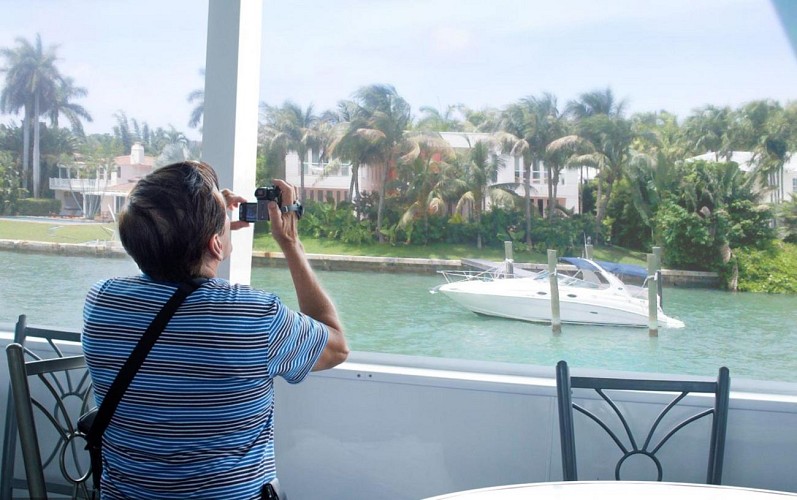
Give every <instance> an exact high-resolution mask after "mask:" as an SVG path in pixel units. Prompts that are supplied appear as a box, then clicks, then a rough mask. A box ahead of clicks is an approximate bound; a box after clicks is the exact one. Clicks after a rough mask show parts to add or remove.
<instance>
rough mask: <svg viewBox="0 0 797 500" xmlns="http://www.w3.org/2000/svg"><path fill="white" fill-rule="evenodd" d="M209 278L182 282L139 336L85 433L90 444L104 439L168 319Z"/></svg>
mask: <svg viewBox="0 0 797 500" xmlns="http://www.w3.org/2000/svg"><path fill="white" fill-rule="evenodd" d="M206 281H208V280H207V279H204V278H197V279H194V280H191V281H188V282H185V283H180V286H179V287H178V288H177V290H176V291H175V292H174V295H172V296H171V298H170V299H169V301H168V302H166V304H165V305H164V306H163V309H161V310H160V312H158V314H157V315H156V316H155V319H153V320H152V323H150V325H149V327H147V331H145V332H144V335H142V336H141V338H140V339H139V341H138V344H136V347H135V348H134V349H133V352H132V353H131V354H130V357H129V358H127V361H125V364H124V365H122V369H121V370H119V373H118V374H116V378H115V379H114V380H113V383H112V384H111V387H110V388H109V389H108V393H107V394H105V397H104V398H103V400H102V404H101V405H100V408H99V409H98V410H97V415H96V416H95V417H94V422H93V423H92V425H91V430H90V431H89V432H88V434H87V435H86V441H87V442H88V443H100V442H101V439H102V435H103V433H104V432H105V429H106V428H107V427H108V424H110V423H111V418H112V417H113V414H114V412H115V411H116V407H117V406H118V405H119V401H121V400H122V396H123V395H124V393H125V391H126V390H127V387H128V386H129V385H130V382H132V381H133V377H135V375H136V372H137V371H138V369H139V368H140V367H141V365H142V364H143V363H144V359H145V358H146V357H147V354H149V351H150V350H152V346H153V345H155V341H156V340H158V337H160V334H161V332H163V329H164V328H166V325H167V324H168V323H169V320H170V319H171V318H172V316H174V313H175V311H177V308H178V307H180V304H182V303H183V301H184V300H185V298H186V297H188V296H189V295H191V293H192V292H193V291H194V290H196V289H197V288H199V287H200V286H202V284H203V283H205V282H206Z"/></svg>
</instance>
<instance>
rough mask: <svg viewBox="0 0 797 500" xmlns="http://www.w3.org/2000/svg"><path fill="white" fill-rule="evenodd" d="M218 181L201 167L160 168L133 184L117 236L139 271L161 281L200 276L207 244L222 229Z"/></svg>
mask: <svg viewBox="0 0 797 500" xmlns="http://www.w3.org/2000/svg"><path fill="white" fill-rule="evenodd" d="M217 189H218V177H217V176H216V172H215V171H214V170H213V167H211V166H210V165H208V164H207V163H204V162H198V161H184V162H180V163H173V164H171V165H167V166H165V167H162V168H159V169H157V170H155V171H153V172H152V173H150V174H149V175H147V176H146V177H144V178H143V179H141V180H140V181H138V183H137V184H136V186H135V187H134V188H133V190H132V191H131V192H130V195H129V197H128V202H127V206H126V207H125V208H124V210H123V211H122V212H121V214H120V215H119V236H120V238H121V240H122V245H123V246H124V247H125V250H127V253H128V254H130V256H131V257H132V258H133V260H135V261H136V264H138V267H140V268H141V270H142V271H143V272H145V273H146V274H148V275H149V276H150V277H152V278H153V279H156V280H159V281H185V280H188V279H191V278H196V277H198V276H199V273H200V270H201V268H202V258H203V255H204V252H205V250H206V248H207V244H208V242H209V241H210V239H211V238H212V237H213V236H214V235H216V234H221V232H222V231H223V230H224V221H225V218H226V207H225V206H224V203H223V202H221V201H220V199H219V198H218V197H217V196H216V195H214V194H213V193H214V191H216V190H217Z"/></svg>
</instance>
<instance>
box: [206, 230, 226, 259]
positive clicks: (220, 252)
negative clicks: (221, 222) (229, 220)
mask: <svg viewBox="0 0 797 500" xmlns="http://www.w3.org/2000/svg"><path fill="white" fill-rule="evenodd" d="M208 252H210V255H212V256H213V258H214V259H216V260H219V261H222V260H224V244H223V243H222V241H221V235H218V234H214V235H213V237H212V238H211V239H210V241H209V242H208Z"/></svg>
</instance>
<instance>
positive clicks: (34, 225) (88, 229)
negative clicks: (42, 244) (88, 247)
mask: <svg viewBox="0 0 797 500" xmlns="http://www.w3.org/2000/svg"><path fill="white" fill-rule="evenodd" d="M115 230H116V225H115V224H101V223H87V224H75V223H73V222H66V223H64V224H57V223H49V222H28V221H17V220H9V219H0V239H3V240H27V241H46V242H52V243H86V242H93V241H97V240H100V241H105V240H110V239H112V235H113V232H114V231H115Z"/></svg>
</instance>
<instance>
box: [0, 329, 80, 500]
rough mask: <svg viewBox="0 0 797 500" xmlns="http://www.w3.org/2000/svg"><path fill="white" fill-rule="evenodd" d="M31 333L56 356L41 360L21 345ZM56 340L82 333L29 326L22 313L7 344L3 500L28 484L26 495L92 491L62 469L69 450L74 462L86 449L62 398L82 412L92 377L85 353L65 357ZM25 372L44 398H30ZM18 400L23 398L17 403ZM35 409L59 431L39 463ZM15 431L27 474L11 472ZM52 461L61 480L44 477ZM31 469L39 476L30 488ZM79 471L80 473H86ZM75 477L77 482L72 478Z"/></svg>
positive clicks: (76, 337)
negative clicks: (76, 401) (71, 399)
mask: <svg viewBox="0 0 797 500" xmlns="http://www.w3.org/2000/svg"><path fill="white" fill-rule="evenodd" d="M29 337H36V338H42V339H44V340H45V341H46V342H47V344H49V346H50V348H51V349H52V351H53V354H54V356H53V357H48V358H46V359H42V358H41V357H40V356H39V355H37V354H36V353H35V352H34V351H33V350H31V349H30V348H29V347H27V346H26V345H25V341H26V340H27V338H29ZM58 341H69V342H79V341H80V332H78V331H73V330H53V329H47V328H39V327H31V326H28V325H27V322H26V317H25V315H21V316H20V317H19V321H18V322H17V325H16V329H15V332H14V342H13V343H12V344H10V345H9V346H8V347H7V348H6V351H7V357H8V363H9V375H10V377H9V378H10V380H9V391H8V404H7V406H6V425H5V430H4V442H3V464H2V484H1V485H0V498H2V500H6V499H11V498H14V495H13V490H15V489H27V490H28V495H30V496H31V497H33V498H46V497H47V491H49V492H51V493H57V494H59V495H70V496H72V497H73V498H80V497H86V498H88V497H90V494H91V492H90V491H89V490H88V489H87V488H86V487H85V485H82V484H81V483H83V482H85V478H82V477H78V478H73V477H71V476H70V474H69V473H68V472H67V471H66V466H65V463H66V460H67V456H66V453H69V454H70V455H71V461H72V463H77V462H76V460H77V457H78V456H79V455H81V454H84V453H85V452H84V451H83V450H82V448H83V445H82V439H78V440H76V438H77V437H78V434H77V429H76V427H75V425H76V422H75V421H74V419H73V418H72V417H74V418H76V417H77V416H79V415H69V413H68V411H67V407H66V405H65V404H64V398H66V397H75V396H76V397H78V398H79V399H80V401H81V403H80V405H81V408H80V413H82V412H84V411H85V410H86V408H87V407H88V406H89V404H90V403H92V402H93V397H92V394H93V392H92V386H91V379H90V377H89V374H88V371H87V370H85V361H84V360H83V357H82V356H70V357H64V353H63V351H62V350H61V348H60V347H59V346H58V344H57V343H56V342H58ZM78 369H80V370H81V373H75V372H74V370H78ZM29 376H30V377H33V376H36V377H37V378H38V384H37V385H41V387H42V389H43V390H44V391H45V393H44V394H48V395H47V401H46V402H44V401H40V400H39V399H35V398H34V399H31V394H30V386H29V380H28V377H29ZM15 394H16V396H17V398H16V400H15ZM17 400H18V401H22V403H18V402H17ZM50 407H51V408H50ZM34 409H35V410H34ZM34 414H35V415H39V414H41V415H43V416H44V417H45V419H46V421H48V422H49V423H50V424H51V425H52V426H53V428H54V429H55V430H56V431H57V436H58V439H57V442H56V443H55V445H54V446H53V449H52V450H49V451H48V452H46V453H45V454H44V461H43V462H42V453H41V451H40V449H39V443H38V437H37V433H36V428H35V420H34ZM23 418H24V420H23ZM19 422H29V423H30V424H29V425H27V424H25V425H19ZM18 434H19V441H20V444H21V445H22V457H23V461H24V462H25V472H26V477H25V479H22V478H16V477H14V465H15V463H14V462H15V459H16V456H17V455H16V454H17V435H18ZM48 444H50V443H48ZM34 450H35V451H34ZM56 460H58V467H59V468H60V471H61V475H62V476H64V478H65V479H64V481H63V482H53V481H48V482H45V481H44V474H43V470H46V469H47V468H48V467H50V466H51V465H53V467H54V466H55V465H54V463H55V461H56ZM29 464H30V467H29V466H28V465H29ZM36 464H38V466H36ZM31 467H33V469H31ZM35 469H38V471H39V472H38V473H36V472H35ZM31 472H33V474H34V475H35V476H38V477H37V478H35V479H34V480H35V481H36V483H37V486H35V487H34V488H32V487H31ZM79 475H80V476H84V475H85V474H79ZM73 479H78V480H79V481H73ZM41 484H43V485H44V486H43V487H44V490H40V489H39V487H40V486H39V485H41Z"/></svg>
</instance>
